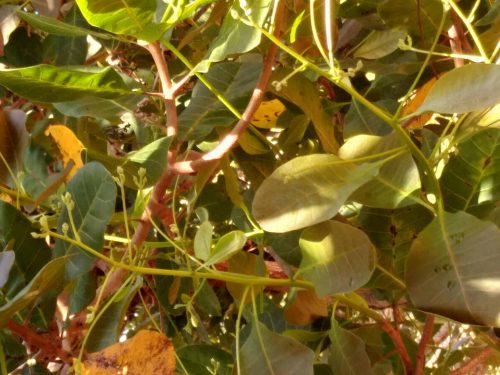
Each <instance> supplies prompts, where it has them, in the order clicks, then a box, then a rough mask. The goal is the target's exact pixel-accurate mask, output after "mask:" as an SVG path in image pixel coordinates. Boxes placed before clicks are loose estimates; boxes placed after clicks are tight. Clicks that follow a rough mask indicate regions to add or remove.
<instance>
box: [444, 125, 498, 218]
mask: <svg viewBox="0 0 500 375" xmlns="http://www.w3.org/2000/svg"><path fill="white" fill-rule="evenodd" d="M440 183H441V186H442V190H443V196H444V199H445V205H446V208H447V209H448V210H450V211H461V210H463V211H468V212H470V213H473V214H480V213H481V211H482V210H486V211H490V210H491V209H493V208H494V206H495V203H496V202H497V201H498V200H499V199H500V129H486V130H483V131H481V132H479V133H477V134H475V135H473V136H472V137H471V138H470V139H468V140H466V141H465V142H463V143H461V144H459V145H458V147H457V151H456V152H455V153H454V154H453V155H452V156H451V158H450V160H449V161H448V164H447V165H446V167H445V169H444V171H443V175H442V176H441V180H440Z"/></svg>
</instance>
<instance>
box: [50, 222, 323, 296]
mask: <svg viewBox="0 0 500 375" xmlns="http://www.w3.org/2000/svg"><path fill="white" fill-rule="evenodd" d="M42 235H43V236H45V235H49V236H52V237H54V238H58V239H60V240H63V241H65V242H67V243H69V244H71V245H74V246H78V247H79V248H81V249H82V250H84V251H86V252H88V253H89V254H91V255H93V256H95V257H97V258H99V259H102V260H104V261H106V262H107V263H109V264H111V265H112V266H114V267H116V268H121V269H124V270H127V271H130V272H135V273H139V274H142V275H163V276H177V277H188V278H192V279H195V278H199V279H210V280H220V281H225V282H229V283H236V284H246V285H253V286H282V287H297V288H304V289H313V288H314V284H313V283H311V282H309V281H305V280H290V279H271V278H269V277H262V276H251V275H245V274H239V273H233V272H220V271H212V270H210V271H185V270H168V269H158V268H150V267H142V266H135V265H130V264H126V263H122V262H119V261H116V260H114V259H111V258H109V257H107V256H106V255H104V254H101V253H100V252H98V251H96V250H94V249H92V248H91V247H89V246H88V245H86V244H84V243H83V242H79V241H76V240H74V239H72V238H69V237H66V236H63V235H61V234H59V233H56V232H53V231H49V232H47V233H43V234H42Z"/></svg>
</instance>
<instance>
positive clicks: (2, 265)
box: [0, 250, 16, 289]
mask: <svg viewBox="0 0 500 375" xmlns="http://www.w3.org/2000/svg"><path fill="white" fill-rule="evenodd" d="M15 261H16V253H14V251H12V250H4V251H2V252H0V289H1V288H3V287H4V285H5V284H6V283H7V281H8V280H9V273H10V270H11V269H12V266H13V265H14V262H15Z"/></svg>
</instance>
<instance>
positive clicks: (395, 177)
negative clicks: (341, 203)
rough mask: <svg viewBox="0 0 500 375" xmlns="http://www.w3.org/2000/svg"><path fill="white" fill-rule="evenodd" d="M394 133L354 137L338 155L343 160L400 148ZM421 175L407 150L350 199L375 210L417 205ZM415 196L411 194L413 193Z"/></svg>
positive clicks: (390, 161)
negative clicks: (375, 208)
mask: <svg viewBox="0 0 500 375" xmlns="http://www.w3.org/2000/svg"><path fill="white" fill-rule="evenodd" d="M401 145H402V142H401V140H400V139H399V137H398V136H397V134H395V133H391V134H389V135H387V136H385V137H376V136H372V135H357V136H354V137H351V138H349V140H348V141H347V142H346V143H344V144H343V145H342V147H341V148H340V151H339V156H340V157H341V158H343V159H351V158H358V157H363V156H368V155H376V154H377V153H380V152H385V151H389V150H392V149H395V148H397V147H400V146H401ZM420 186H421V185H420V175H419V171H418V169H417V165H416V164H415V162H414V161H413V157H412V155H411V153H410V152H409V151H406V152H404V153H403V154H401V155H400V156H397V157H395V158H392V159H391V160H389V161H388V162H386V163H384V165H383V166H382V167H381V168H380V171H379V174H378V175H377V176H376V177H375V178H374V179H373V180H371V181H369V182H367V183H366V184H364V185H363V186H361V187H360V188H359V189H357V190H356V191H355V192H354V193H353V194H352V195H351V197H350V199H352V200H354V201H356V202H359V203H361V204H363V205H367V206H370V207H377V208H397V207H404V206H408V205H410V204H414V203H415V202H418V199H419V197H418V193H419V192H420ZM412 193H414V194H412Z"/></svg>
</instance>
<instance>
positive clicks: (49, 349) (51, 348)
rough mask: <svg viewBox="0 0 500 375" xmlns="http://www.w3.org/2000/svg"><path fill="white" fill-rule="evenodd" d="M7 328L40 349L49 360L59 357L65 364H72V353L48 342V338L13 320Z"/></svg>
mask: <svg viewBox="0 0 500 375" xmlns="http://www.w3.org/2000/svg"><path fill="white" fill-rule="evenodd" d="M7 328H8V329H9V330H10V331H11V332H12V333H14V334H16V335H17V336H19V337H21V338H22V339H23V340H24V341H26V342H27V343H28V345H33V346H36V347H37V348H39V349H40V350H41V351H42V353H43V354H44V355H45V356H46V357H47V358H55V357H59V358H60V359H61V360H63V361H64V362H65V363H70V362H71V359H72V356H71V354H70V353H68V352H67V351H65V350H63V349H62V348H60V347H58V346H57V345H56V344H55V343H54V342H53V341H52V340H48V338H45V337H43V336H42V335H40V334H38V333H36V332H35V331H33V330H32V329H31V328H29V327H27V326H25V325H21V324H18V323H16V322H15V321H13V320H10V321H9V322H8V323H7Z"/></svg>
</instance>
